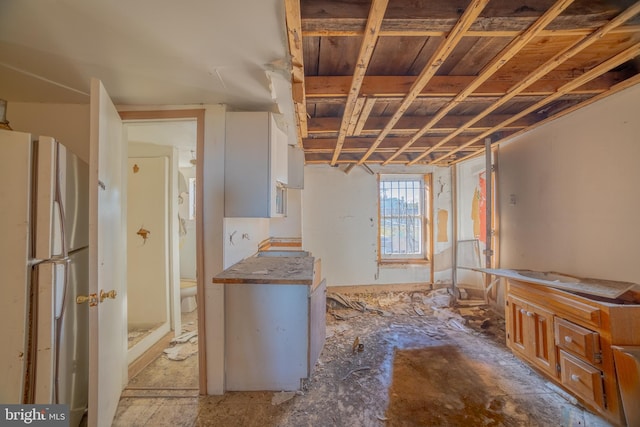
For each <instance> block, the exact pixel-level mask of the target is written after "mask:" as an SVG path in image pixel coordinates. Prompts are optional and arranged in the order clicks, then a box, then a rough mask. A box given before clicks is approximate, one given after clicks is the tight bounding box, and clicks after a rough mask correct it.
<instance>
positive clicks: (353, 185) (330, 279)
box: [302, 165, 451, 286]
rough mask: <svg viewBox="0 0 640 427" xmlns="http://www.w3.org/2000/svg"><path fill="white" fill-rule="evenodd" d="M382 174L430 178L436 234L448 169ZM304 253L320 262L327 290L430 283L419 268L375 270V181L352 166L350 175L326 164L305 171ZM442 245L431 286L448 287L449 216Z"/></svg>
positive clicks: (447, 206) (445, 205)
mask: <svg viewBox="0 0 640 427" xmlns="http://www.w3.org/2000/svg"><path fill="white" fill-rule="evenodd" d="M375 171H376V172H381V173H430V172H431V173H433V187H434V188H433V189H434V193H433V200H434V222H435V224H434V229H435V230H436V231H437V229H438V224H437V212H438V209H444V210H447V211H449V212H450V211H451V179H450V173H449V170H448V169H445V168H437V167H409V168H399V167H393V166H391V167H385V168H377V169H375ZM302 213H303V215H302V236H303V248H304V249H305V250H308V251H311V253H312V254H313V255H314V256H315V257H319V258H321V259H322V275H323V276H324V277H325V278H326V279H327V284H328V285H329V286H336V285H382V284H400V283H430V282H431V277H430V268H429V267H428V266H423V265H402V266H388V265H387V266H380V267H379V266H378V262H377V260H378V257H377V250H378V237H377V236H378V182H377V177H376V175H371V174H369V173H368V172H367V171H366V170H365V169H364V168H361V167H356V168H353V169H352V170H351V172H350V173H349V174H345V173H344V172H343V171H342V170H341V169H340V168H332V167H329V166H324V165H311V166H306V167H305V188H304V190H303V192H302ZM448 217H449V220H448V224H447V225H446V227H445V230H446V231H447V232H446V233H445V234H446V236H447V238H448V240H447V241H444V242H436V243H435V244H434V251H435V256H434V262H435V264H436V265H435V273H436V275H435V281H436V282H445V283H450V282H451V256H450V255H451V254H450V252H451V215H448Z"/></svg>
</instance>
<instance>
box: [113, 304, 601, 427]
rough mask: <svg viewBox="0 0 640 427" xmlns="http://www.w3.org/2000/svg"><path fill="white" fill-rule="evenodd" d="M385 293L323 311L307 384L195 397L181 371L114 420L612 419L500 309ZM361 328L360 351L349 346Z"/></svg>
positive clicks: (288, 423) (410, 422) (373, 422)
mask: <svg viewBox="0 0 640 427" xmlns="http://www.w3.org/2000/svg"><path fill="white" fill-rule="evenodd" d="M384 298H385V300H384V304H387V305H385V306H384V310H383V314H384V315H381V314H380V313H382V312H375V313H356V316H355V317H350V316H343V317H350V318H349V320H346V321H337V320H335V318H334V317H332V316H329V315H328V316H327V335H328V338H327V341H326V344H325V347H324V349H323V352H322V355H321V357H320V361H319V363H318V365H317V366H316V370H315V372H314V374H313V376H312V378H311V379H310V381H309V382H308V384H307V387H306V389H305V390H303V391H300V392H298V393H285V394H282V393H279V392H236V393H226V394H225V395H223V396H206V397H195V396H193V392H194V391H193V390H189V389H188V388H187V387H181V385H182V384H183V382H182V378H175V380H174V383H173V384H175V385H174V386H173V388H171V389H169V388H167V389H162V390H161V389H155V388H149V389H142V388H140V389H138V390H135V391H125V396H129V397H123V398H122V399H121V401H120V405H119V407H118V412H117V416H116V419H115V422H114V425H115V426H187V427H190V426H224V427H226V426H249V427H250V426H256V427H258V426H260V427H263V426H278V427H300V426H314V427H315V426H323V427H324V426H349V427H352V426H474V427H475V426H505V427H511V426H523V427H524V426H527V427H533V426H553V427H557V426H566V427H578V426H580V427H585V426H586V427H604V426H609V424H608V423H607V422H605V421H604V420H602V419H601V418H599V417H597V416H595V415H593V414H591V413H590V412H588V411H585V410H583V409H582V408H580V407H579V406H577V405H575V402H574V401H573V400H572V399H571V398H570V397H568V396H566V395H565V394H564V393H562V392H561V391H559V390H558V389H557V388H556V387H555V386H553V385H551V384H550V383H549V382H548V381H546V380H545V379H544V378H542V377H541V376H540V375H538V374H537V373H536V372H535V371H533V370H532V369H530V368H529V367H528V366H527V365H526V364H524V363H522V362H521V361H520V360H519V359H517V358H516V357H514V356H513V355H512V354H511V352H510V351H509V350H508V349H507V348H506V347H505V346H504V344H503V337H500V331H501V330H502V329H501V325H500V322H501V319H500V318H498V317H496V316H495V315H494V316H493V317H491V319H490V322H491V324H493V325H494V326H495V327H492V328H484V327H483V328H481V327H479V326H478V324H477V322H476V323H473V322H466V325H464V323H465V319H463V318H461V317H460V316H459V315H458V314H457V313H456V312H455V310H452V309H441V310H436V311H433V310H431V308H430V306H429V304H422V303H421V300H420V298H421V297H420V296H419V295H418V298H417V299H416V295H412V296H410V297H408V296H406V295H399V296H393V295H392V296H385V297H384ZM389 300H391V301H389ZM373 303H374V304H375V303H379V304H382V303H383V301H382V299H379V300H376V301H374V302H373ZM489 313H490V312H484V311H483V315H484V316H489ZM352 314H353V313H352ZM482 324H483V325H485V324H486V322H483V323H482ZM474 325H475V326H478V327H474ZM355 337H358V338H359V342H361V343H364V351H362V352H356V353H354V352H353V351H352V345H353V341H354V338H355ZM173 363H176V362H173ZM171 366H179V365H171ZM165 374H166V371H165V372H163V373H162V375H161V376H162V377H166V375H165ZM178 375H184V374H178ZM131 393H134V395H135V397H131V396H133V395H132V394H131ZM278 399H279V400H278ZM287 399H289V400H287ZM281 401H284V402H283V403H281Z"/></svg>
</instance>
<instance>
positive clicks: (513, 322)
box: [506, 296, 527, 354]
mask: <svg viewBox="0 0 640 427" xmlns="http://www.w3.org/2000/svg"><path fill="white" fill-rule="evenodd" d="M526 312H527V310H526V308H525V303H524V302H523V301H521V300H519V299H518V298H514V297H512V296H509V297H508V298H507V317H506V323H507V325H506V327H507V346H508V347H509V348H510V349H511V350H513V351H517V352H520V353H523V354H526V342H525V337H524V333H525V317H526Z"/></svg>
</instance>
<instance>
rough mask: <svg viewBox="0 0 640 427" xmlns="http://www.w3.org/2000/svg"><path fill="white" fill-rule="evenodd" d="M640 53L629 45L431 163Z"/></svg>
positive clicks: (637, 48) (637, 46)
mask: <svg viewBox="0 0 640 427" xmlns="http://www.w3.org/2000/svg"><path fill="white" fill-rule="evenodd" d="M638 55H640V43H636V44H634V45H633V46H631V47H629V48H628V49H625V50H624V51H622V52H620V53H618V54H617V55H615V56H614V57H612V58H610V59H609V60H607V61H605V62H603V63H602V64H600V65H598V66H597V67H595V68H592V69H591V70H589V71H588V72H586V73H584V74H583V75H581V76H580V77H578V78H577V79H575V80H574V81H572V82H570V83H567V84H566V85H565V86H563V87H562V88H560V89H559V90H558V93H556V94H554V95H551V96H548V97H547V98H545V99H543V100H542V101H540V102H538V103H537V104H535V105H532V106H531V107H529V108H526V109H524V110H522V111H521V112H519V113H518V114H515V115H514V116H513V117H512V118H510V119H508V120H506V121H505V122H504V123H501V124H499V125H497V126H495V127H494V128H492V129H489V130H488V131H486V132H483V133H481V134H480V135H478V136H476V137H474V138H473V139H472V140H471V141H469V142H467V143H465V144H463V145H462V146H460V147H458V148H456V149H455V150H451V152H449V153H447V154H445V155H443V156H440V157H438V158H436V159H434V160H433V161H431V162H429V164H432V163H436V162H439V161H441V160H443V159H445V158H447V157H449V156H451V155H452V154H455V153H457V152H458V151H460V150H463V149H464V148H466V147H467V146H469V145H471V144H473V143H475V142H476V141H477V140H480V139H482V138H484V137H486V136H490V135H491V134H493V133H494V132H496V131H498V130H500V129H501V128H502V126H503V125H508V124H509V123H510V121H511V120H518V119H519V118H520V117H524V116H526V115H527V114H530V113H533V112H534V111H536V110H537V109H539V108H542V107H544V106H545V105H546V104H548V103H550V102H553V101H555V100H556V99H558V98H560V97H561V96H562V95H563V94H564V93H566V92H568V91H570V90H571V89H572V88H575V87H578V86H579V85H581V84H583V83H585V82H587V81H589V80H590V79H592V78H594V77H596V76H598V75H600V74H602V73H604V72H606V71H608V70H610V69H612V68H614V67H617V66H619V65H621V64H623V63H625V62H626V61H629V60H631V59H633V58H635V57H636V56H638ZM423 157H424V154H422V155H420V156H419V157H418V158H417V159H415V160H413V161H412V162H409V164H414V163H416V161H417V160H419V159H420V158H423Z"/></svg>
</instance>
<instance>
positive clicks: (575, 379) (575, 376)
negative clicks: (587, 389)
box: [571, 374, 580, 381]
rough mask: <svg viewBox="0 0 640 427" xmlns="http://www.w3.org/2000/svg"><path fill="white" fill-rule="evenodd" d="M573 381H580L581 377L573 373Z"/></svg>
mask: <svg viewBox="0 0 640 427" xmlns="http://www.w3.org/2000/svg"><path fill="white" fill-rule="evenodd" d="M571 381H580V377H579V376H578V375H576V374H571Z"/></svg>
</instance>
